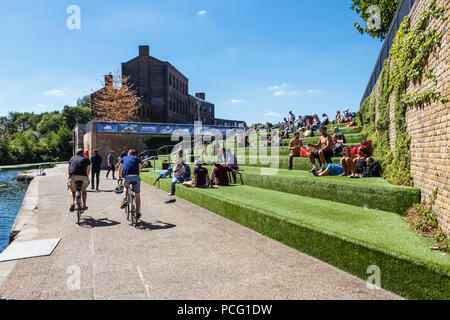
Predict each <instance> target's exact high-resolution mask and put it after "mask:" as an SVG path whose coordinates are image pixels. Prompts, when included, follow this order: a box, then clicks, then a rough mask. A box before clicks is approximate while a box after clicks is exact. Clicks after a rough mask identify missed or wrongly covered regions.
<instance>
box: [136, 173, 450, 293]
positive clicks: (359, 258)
mask: <svg viewBox="0 0 450 320" xmlns="http://www.w3.org/2000/svg"><path fill="white" fill-rule="evenodd" d="M155 177H156V175H155V174H148V173H147V174H142V179H143V181H145V182H149V183H152V182H153V181H154V179H155ZM160 187H161V188H162V189H163V190H166V191H168V190H169V188H170V180H169V179H165V180H161V184H160ZM177 196H178V197H181V198H184V199H186V200H188V201H191V202H192V203H194V204H197V205H199V206H201V207H203V208H206V209H208V210H211V211H213V212H215V213H217V214H219V215H222V216H224V217H226V218H228V219H230V220H233V221H235V222H237V223H240V224H241V225H244V226H246V227H249V228H251V229H253V230H255V231H257V232H259V233H261V234H264V235H266V236H268V237H271V238H273V239H275V240H277V241H280V242H282V243H284V244H286V245H288V246H290V247H292V248H296V249H297V250H299V251H302V252H304V253H306V254H309V255H311V256H314V257H316V258H318V259H320V260H322V261H324V262H327V263H329V264H331V265H334V266H336V267H337V268H339V269H341V270H344V271H346V272H349V273H351V274H353V275H355V276H357V277H359V278H361V279H363V280H367V278H368V276H369V275H368V274H367V270H368V268H369V267H370V266H378V267H379V268H380V270H381V286H382V287H383V288H384V289H386V290H390V291H392V292H394V293H396V294H398V295H400V296H403V297H405V298H409V299H450V257H449V256H448V255H447V256H443V255H441V254H440V253H438V252H434V251H431V250H430V249H429V246H430V244H431V243H430V241H429V240H430V239H428V238H422V237H419V236H418V235H417V234H416V233H415V232H414V231H413V230H412V229H411V228H409V226H408V225H407V224H406V223H405V222H404V221H403V219H402V217H401V216H400V215H398V214H395V213H391V212H385V211H378V210H372V209H364V208H360V207H355V206H350V205H347V204H342V203H336V202H332V201H327V200H321V199H315V198H309V197H303V196H298V195H293V194H289V193H284V192H278V191H273V190H266V189H263V188H256V187H252V186H247V185H245V186H231V187H220V188H219V189H210V188H208V189H190V188H185V187H183V186H178V188H177Z"/></svg>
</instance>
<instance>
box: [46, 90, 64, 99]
mask: <svg viewBox="0 0 450 320" xmlns="http://www.w3.org/2000/svg"><path fill="white" fill-rule="evenodd" d="M44 94H45V95H46V96H54V97H62V96H64V95H65V94H66V93H65V92H64V91H63V90H59V89H50V90H48V91H45V92H44Z"/></svg>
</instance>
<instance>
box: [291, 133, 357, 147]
mask: <svg viewBox="0 0 450 320" xmlns="http://www.w3.org/2000/svg"><path fill="white" fill-rule="evenodd" d="M293 138H294V135H293V134H291V138H290V139H283V143H284V144H288V143H289V142H290V141H291V139H293ZM301 139H302V141H303V144H304V145H306V144H308V143H312V144H317V142H318V141H319V136H317V137H307V138H301ZM345 140H346V141H347V143H355V144H357V143H361V142H362V140H363V137H362V135H361V133H353V134H347V135H345Z"/></svg>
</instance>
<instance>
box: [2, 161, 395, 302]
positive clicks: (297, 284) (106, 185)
mask: <svg viewBox="0 0 450 320" xmlns="http://www.w3.org/2000/svg"><path fill="white" fill-rule="evenodd" d="M66 170H67V169H66V167H65V166H59V167H57V168H55V169H51V170H47V176H46V177H37V178H36V179H35V180H34V181H33V182H32V184H31V185H30V188H29V192H28V195H27V197H26V199H25V202H24V207H23V208H22V209H23V210H22V211H23V213H21V214H20V217H19V220H18V221H17V225H18V227H20V228H21V229H22V230H23V231H22V232H21V233H20V234H19V238H18V239H17V241H20V240H29V239H48V238H54V237H61V238H62V240H61V242H60V244H59V245H58V247H57V248H56V250H55V251H54V253H53V254H52V255H51V256H48V257H41V258H34V259H27V260H20V261H16V262H3V263H0V297H2V296H3V297H7V298H14V299H398V298H399V297H397V296H396V295H394V294H392V293H390V292H387V291H384V290H369V289H367V287H366V283H365V282H364V281H362V280H360V279H358V278H355V277H353V276H351V275H349V274H347V273H345V272H343V271H340V270H338V269H336V268H334V267H333V266H330V265H328V264H326V263H323V262H321V261H319V260H316V259H314V258H311V257H309V256H307V255H305V254H302V253H300V252H298V251H296V250H294V249H291V248H289V247H286V246H285V245H283V244H280V243H278V242H276V241H274V240H272V239H269V238H267V237H265V236H262V235H260V234H258V233H256V232H254V231H252V230H249V229H247V228H245V227H242V226H240V225H238V224H236V223H234V222H231V221H228V220H226V219H224V218H222V217H220V216H218V215H215V214H213V213H211V212H210V211H207V210H204V209H202V208H200V207H197V206H195V205H193V204H191V203H189V202H186V201H184V200H181V199H178V201H177V202H176V203H174V204H169V205H168V204H165V203H164V201H165V200H166V199H167V194H166V193H165V192H163V191H160V190H157V189H154V188H152V187H150V186H149V185H147V184H143V185H142V192H143V193H142V196H143V217H142V219H143V221H145V222H144V224H143V225H144V227H143V228H142V229H135V228H133V227H131V226H130V225H129V223H128V221H127V220H126V218H125V214H124V211H123V210H120V209H119V205H120V201H121V197H120V196H117V195H116V194H115V193H114V192H112V190H113V188H114V187H115V185H116V183H115V182H114V181H112V180H105V178H104V175H105V173H104V172H102V179H103V180H102V182H101V189H102V190H101V191H100V192H89V194H88V206H89V211H88V212H87V213H85V219H86V223H85V224H84V225H83V226H78V225H77V224H76V223H75V221H76V217H75V215H74V214H73V213H70V212H69V211H68V204H69V196H68V192H67V191H66V187H65V185H66ZM33 205H35V206H33ZM36 207H37V208H36ZM77 279H81V282H80V285H79V286H78V283H77Z"/></svg>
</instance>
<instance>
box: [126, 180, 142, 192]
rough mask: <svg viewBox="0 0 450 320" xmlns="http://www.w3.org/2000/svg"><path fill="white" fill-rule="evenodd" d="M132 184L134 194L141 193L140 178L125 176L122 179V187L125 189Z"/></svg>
mask: <svg viewBox="0 0 450 320" xmlns="http://www.w3.org/2000/svg"><path fill="white" fill-rule="evenodd" d="M132 183H134V188H133V190H134V192H136V193H140V192H141V178H139V176H125V178H124V179H123V185H124V186H125V188H128V189H129V188H130V184H132Z"/></svg>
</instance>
